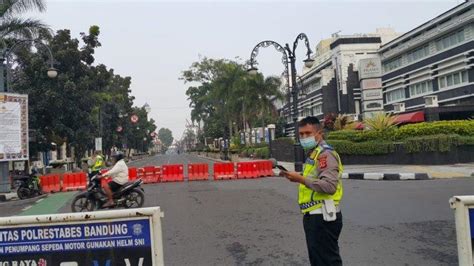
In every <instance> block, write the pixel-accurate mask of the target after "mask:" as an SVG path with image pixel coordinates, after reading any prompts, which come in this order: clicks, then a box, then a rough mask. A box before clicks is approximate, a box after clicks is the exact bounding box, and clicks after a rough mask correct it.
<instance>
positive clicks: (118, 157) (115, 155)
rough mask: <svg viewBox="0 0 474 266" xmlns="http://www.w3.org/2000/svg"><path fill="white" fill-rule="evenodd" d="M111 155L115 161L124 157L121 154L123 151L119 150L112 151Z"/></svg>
mask: <svg viewBox="0 0 474 266" xmlns="http://www.w3.org/2000/svg"><path fill="white" fill-rule="evenodd" d="M112 157H113V158H115V160H116V161H117V162H118V161H120V160H122V159H124V158H125V156H124V155H123V153H122V152H120V151H116V152H114V153H113V154H112Z"/></svg>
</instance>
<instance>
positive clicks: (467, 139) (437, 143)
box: [404, 134, 474, 153]
mask: <svg viewBox="0 0 474 266" xmlns="http://www.w3.org/2000/svg"><path fill="white" fill-rule="evenodd" d="M462 145H474V136H459V135H457V134H450V135H445V134H440V135H431V136H420V137H412V138H407V139H406V140H405V141H404V147H405V150H406V151H407V152H408V153H417V152H448V151H451V148H452V147H454V146H462Z"/></svg>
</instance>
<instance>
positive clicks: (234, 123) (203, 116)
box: [182, 58, 281, 139]
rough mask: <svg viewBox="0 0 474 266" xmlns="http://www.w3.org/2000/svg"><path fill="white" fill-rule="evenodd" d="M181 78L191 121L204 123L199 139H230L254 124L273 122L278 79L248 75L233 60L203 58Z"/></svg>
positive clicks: (275, 116)
mask: <svg viewBox="0 0 474 266" xmlns="http://www.w3.org/2000/svg"><path fill="white" fill-rule="evenodd" d="M182 79H183V80H184V81H185V83H191V86H190V87H189V88H188V90H187V91H186V95H187V96H188V99H189V100H190V104H189V105H190V107H191V108H192V111H191V119H192V120H193V121H197V122H198V123H199V122H201V121H202V122H204V129H203V132H204V134H203V137H213V138H219V137H225V138H228V139H231V138H232V135H233V134H235V133H236V132H238V130H239V129H240V130H242V129H246V128H247V127H249V126H252V125H255V124H256V122H257V121H260V122H261V123H262V124H265V123H266V122H267V121H268V120H272V122H276V121H277V114H276V111H275V108H274V107H273V104H272V98H274V97H276V98H281V95H280V92H279V90H278V88H279V86H280V80H279V79H278V78H274V77H268V78H266V79H265V78H264V77H263V76H262V75H261V74H260V75H257V76H250V75H248V74H247V71H246V69H245V65H243V64H240V63H238V62H235V61H231V60H226V59H218V60H215V59H209V58H203V59H202V60H200V61H199V62H194V63H193V64H192V65H191V67H190V68H189V70H186V71H184V72H183V74H182ZM269 118H270V119H269Z"/></svg>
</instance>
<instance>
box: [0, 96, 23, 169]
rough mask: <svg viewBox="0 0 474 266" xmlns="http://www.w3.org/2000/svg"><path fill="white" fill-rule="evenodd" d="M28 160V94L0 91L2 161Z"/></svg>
mask: <svg viewBox="0 0 474 266" xmlns="http://www.w3.org/2000/svg"><path fill="white" fill-rule="evenodd" d="M21 160H28V95H20V94H11V93H0V162H7V161H21Z"/></svg>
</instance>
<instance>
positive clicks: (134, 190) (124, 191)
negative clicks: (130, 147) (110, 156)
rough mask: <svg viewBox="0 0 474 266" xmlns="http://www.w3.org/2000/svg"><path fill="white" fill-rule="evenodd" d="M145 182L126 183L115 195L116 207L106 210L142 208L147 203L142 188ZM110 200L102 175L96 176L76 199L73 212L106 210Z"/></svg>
mask: <svg viewBox="0 0 474 266" xmlns="http://www.w3.org/2000/svg"><path fill="white" fill-rule="evenodd" d="M142 183H143V181H142V180H141V179H138V180H136V181H133V182H128V183H125V184H124V185H123V186H122V187H121V188H120V189H119V190H118V191H116V192H115V193H114V194H113V199H114V203H115V204H114V205H113V206H111V207H106V208H118V207H124V208H127V209H128V208H140V207H142V206H143V204H144V203H145V194H144V190H143V188H142V187H141V184H142ZM107 201H108V199H107V196H106V194H105V191H104V190H103V188H102V186H101V184H100V175H99V174H97V175H94V176H93V177H92V178H91V179H90V181H89V185H88V186H87V191H85V192H82V193H80V194H78V195H77V196H75V197H74V199H73V201H72V204H71V209H72V211H73V212H87V211H95V210H100V209H105V208H104V207H102V206H103V205H104V204H105V203H107Z"/></svg>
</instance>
